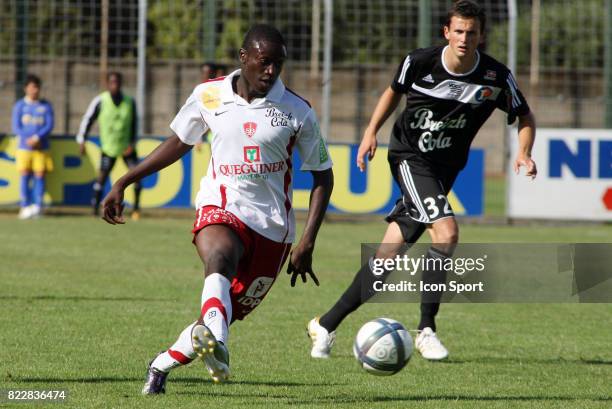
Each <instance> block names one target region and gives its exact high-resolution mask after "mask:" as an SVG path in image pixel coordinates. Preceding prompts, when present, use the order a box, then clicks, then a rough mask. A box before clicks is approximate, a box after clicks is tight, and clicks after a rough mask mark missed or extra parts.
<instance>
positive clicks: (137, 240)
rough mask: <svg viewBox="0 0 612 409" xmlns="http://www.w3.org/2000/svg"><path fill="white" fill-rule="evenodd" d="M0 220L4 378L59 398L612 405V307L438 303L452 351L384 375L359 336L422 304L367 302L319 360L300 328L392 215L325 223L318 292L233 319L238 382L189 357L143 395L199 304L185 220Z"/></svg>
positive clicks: (545, 234) (467, 236)
mask: <svg viewBox="0 0 612 409" xmlns="http://www.w3.org/2000/svg"><path fill="white" fill-rule="evenodd" d="M0 226H1V227H0V243H1V244H0V254H1V255H2V258H1V263H0V309H1V313H0V389H7V388H11V389H13V388H16V389H67V390H68V391H69V397H68V400H67V402H66V403H64V404H61V405H60V406H58V407H71V408H111V407H116V408H119V407H122V408H123V407H125V408H127V407H129V408H156V407H160V408H174V407H176V408H190V407H193V408H232V407H236V408H251V407H261V408H269V407H315V408H318V407H335V408H362V407H363V408H377V407H393V408H395V407H398V408H404V407H418V408H420V409H422V408H440V407H458V408H610V407H612V349H611V345H612V344H611V341H612V305H609V304H591V305H586V304H582V305H580V304H535V305H517V304H480V305H476V304H472V305H467V304H453V305H443V306H442V309H441V314H440V316H439V329H440V336H441V338H442V340H443V341H444V342H445V344H446V345H447V346H448V348H449V350H450V353H451V358H450V359H449V360H448V361H447V362H444V363H430V362H426V361H424V360H423V359H422V358H420V356H418V354H415V355H413V357H412V359H411V361H410V362H409V364H408V365H407V367H406V368H405V369H404V370H403V371H401V372H400V373H399V374H397V375H395V376H392V377H382V378H379V377H375V376H372V375H369V374H367V373H365V372H364V371H362V370H361V369H359V368H358V367H357V364H356V362H355V360H354V358H353V356H352V352H351V345H352V342H353V337H354V335H355V334H356V332H357V330H358V328H359V327H360V326H361V325H362V324H363V323H364V322H366V321H368V320H369V319H372V318H375V317H379V316H388V317H391V318H395V319H398V320H399V321H401V322H403V323H404V324H405V325H406V326H407V327H409V328H414V327H415V326H416V324H417V318H418V305H415V304H392V305H389V304H387V305H366V306H364V307H363V308H361V309H360V310H358V311H357V312H356V313H354V314H353V315H351V316H350V317H349V318H348V319H347V320H346V321H345V322H344V323H343V325H342V326H341V327H340V328H339V331H338V339H337V343H336V346H335V347H334V350H333V358H332V359H330V360H326V361H315V360H312V359H310V357H309V341H308V339H307V337H306V335H305V324H306V323H307V321H308V320H309V319H310V318H312V317H313V316H315V315H317V314H320V313H322V312H324V311H325V309H326V308H328V307H329V306H330V305H331V304H332V303H333V302H334V301H335V299H336V298H337V297H338V296H339V295H340V293H341V292H342V290H343V289H344V287H345V286H346V285H347V284H348V283H349V281H350V280H351V279H352V276H353V274H354V271H355V269H356V268H357V267H358V264H359V243H360V242H375V241H377V240H380V238H381V237H382V233H383V230H384V226H383V223H382V222H376V223H373V222H372V223H353V224H351V223H347V222H330V223H326V224H325V225H324V226H323V228H322V232H321V234H320V237H319V240H318V243H317V250H316V254H315V263H314V265H315V271H316V272H317V273H318V276H319V278H320V280H321V287H320V288H316V287H314V286H313V285H312V284H311V283H309V284H308V285H301V283H298V286H297V287H296V288H291V287H290V286H289V279H288V276H287V275H286V274H284V273H283V274H282V275H281V276H280V277H279V279H278V280H277V282H276V284H275V286H274V287H273V289H272V291H271V293H270V294H269V295H268V297H267V298H266V300H265V301H264V302H263V303H262V305H261V306H260V307H258V309H257V310H256V311H255V312H254V313H253V314H251V316H249V317H248V318H247V319H246V320H245V321H244V322H239V323H237V324H235V325H234V326H233V327H232V332H231V337H230V342H229V347H230V351H231V361H232V380H231V382H230V383H228V384H223V385H214V384H213V383H212V382H211V381H210V379H209V377H208V375H207V373H206V371H205V369H204V367H203V365H202V364H201V363H199V362H195V363H193V364H192V365H190V366H189V367H186V368H181V369H178V370H176V371H174V372H173V373H172V374H171V375H170V377H169V380H168V386H167V394H166V395H165V396H160V397H142V396H140V389H141V387H142V385H143V381H144V375H145V369H146V365H147V362H148V361H149V360H150V359H151V358H152V357H153V356H154V355H155V354H156V353H157V352H158V351H160V350H162V349H164V348H167V347H168V346H169V345H170V344H171V343H172V342H173V341H174V340H175V338H176V336H177V335H178V334H179V332H180V331H181V330H182V329H183V328H184V327H185V326H186V325H187V324H188V323H189V322H191V321H192V320H194V319H195V318H196V315H197V313H198V303H199V299H200V292H201V287H202V272H201V270H202V268H201V265H200V261H199V259H198V258H197V256H196V254H195V250H194V248H193V246H192V245H191V243H190V241H191V237H190V234H189V229H190V226H191V220H189V219H186V218H174V219H147V218H145V219H143V220H142V221H140V222H138V223H128V224H127V225H125V226H122V227H113V226H109V225H106V224H104V223H103V222H101V221H98V220H94V219H92V218H89V217H71V216H62V217H47V218H44V219H41V220H36V221H26V222H19V221H17V220H16V219H15V218H14V216H13V215H6V214H4V215H0ZM461 229H462V230H461V235H462V240H463V241H466V242H469V241H471V242H494V241H497V242H508V241H512V242H530V241H533V242H612V227H610V226H609V225H608V226H605V225H581V226H566V227H547V226H541V225H536V226H525V227H520V226H511V227H499V226H465V225H463V226H462V228H461ZM29 405H31V404H14V405H12V406H10V405H9V407H16V408H23V407H29ZM0 406H2V404H1V403H0ZM36 407H42V406H36Z"/></svg>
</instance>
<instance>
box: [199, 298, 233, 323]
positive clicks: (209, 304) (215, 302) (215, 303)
mask: <svg viewBox="0 0 612 409" xmlns="http://www.w3.org/2000/svg"><path fill="white" fill-rule="evenodd" d="M211 308H218V309H219V311H221V314H223V318H225V323H226V324H228V325H229V323H228V321H227V312H225V307H224V306H223V303H222V302H221V300H220V299H218V298H217V297H211V298H209V299H208V300H206V301H205V302H204V305H203V306H202V317H203V316H204V315H205V314H206V312H207V311H208V310H210V309H211Z"/></svg>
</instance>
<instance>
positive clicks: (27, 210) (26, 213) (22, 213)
mask: <svg viewBox="0 0 612 409" xmlns="http://www.w3.org/2000/svg"><path fill="white" fill-rule="evenodd" d="M17 217H18V218H19V220H26V219H29V218H30V217H32V208H31V206H26V207H22V208H21V209H19V216H17Z"/></svg>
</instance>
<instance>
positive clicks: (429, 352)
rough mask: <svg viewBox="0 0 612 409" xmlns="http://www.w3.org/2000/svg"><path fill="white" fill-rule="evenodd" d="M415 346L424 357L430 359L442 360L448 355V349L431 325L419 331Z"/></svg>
mask: <svg viewBox="0 0 612 409" xmlns="http://www.w3.org/2000/svg"><path fill="white" fill-rule="evenodd" d="M414 346H415V347H416V349H417V350H418V351H419V352H420V353H421V356H422V357H423V358H425V359H428V360H430V361H440V360H442V359H446V358H447V357H448V350H447V349H446V348H445V347H444V345H442V342H440V340H439V339H438V337H437V336H436V333H435V332H433V330H432V329H431V328H429V327H426V328H423V330H422V331H419V333H418V335H417V336H416V338H415V340H414Z"/></svg>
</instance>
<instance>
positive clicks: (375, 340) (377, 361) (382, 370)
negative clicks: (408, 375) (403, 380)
mask: <svg viewBox="0 0 612 409" xmlns="http://www.w3.org/2000/svg"><path fill="white" fill-rule="evenodd" d="M353 354H355V358H357V361H359V365H360V366H361V367H362V368H363V369H365V370H366V371H367V372H369V373H371V374H374V375H379V376H385V375H393V374H395V373H397V372H399V371H400V370H401V369H402V368H403V367H404V366H405V365H406V364H407V363H408V361H409V360H410V356H411V355H412V337H411V336H410V334H409V333H408V331H407V330H406V328H404V326H403V325H402V324H400V323H399V322H397V321H395V320H392V319H389V318H377V319H375V320H372V321H370V322H366V323H365V325H364V326H363V327H361V329H360V330H359V332H358V333H357V336H356V337H355V343H354V344H353Z"/></svg>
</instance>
